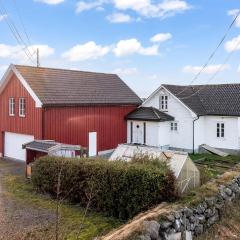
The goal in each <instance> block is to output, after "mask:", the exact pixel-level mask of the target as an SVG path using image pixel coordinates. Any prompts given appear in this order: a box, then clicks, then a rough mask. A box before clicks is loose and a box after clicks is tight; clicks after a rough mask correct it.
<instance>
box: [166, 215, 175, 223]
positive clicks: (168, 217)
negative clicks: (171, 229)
mask: <svg viewBox="0 0 240 240" xmlns="http://www.w3.org/2000/svg"><path fill="white" fill-rule="evenodd" d="M167 220H168V221H169V222H172V223H174V222H175V216H174V215H172V214H170V215H168V216H167Z"/></svg>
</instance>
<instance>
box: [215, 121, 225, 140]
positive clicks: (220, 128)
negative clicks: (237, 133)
mask: <svg viewBox="0 0 240 240" xmlns="http://www.w3.org/2000/svg"><path fill="white" fill-rule="evenodd" d="M216 135H217V138H218V139H219V138H220V139H224V138H225V123H224V122H217V132H216Z"/></svg>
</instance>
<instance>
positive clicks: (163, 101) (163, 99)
mask: <svg viewBox="0 0 240 240" xmlns="http://www.w3.org/2000/svg"><path fill="white" fill-rule="evenodd" d="M159 105H160V110H164V111H167V110H168V96H167V95H162V96H160V104H159Z"/></svg>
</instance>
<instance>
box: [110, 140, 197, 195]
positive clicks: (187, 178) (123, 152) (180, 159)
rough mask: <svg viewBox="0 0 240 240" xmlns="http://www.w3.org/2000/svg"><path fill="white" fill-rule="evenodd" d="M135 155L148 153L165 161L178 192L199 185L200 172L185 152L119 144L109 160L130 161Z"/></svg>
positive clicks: (181, 192)
mask: <svg viewBox="0 0 240 240" xmlns="http://www.w3.org/2000/svg"><path fill="white" fill-rule="evenodd" d="M137 155H148V156H149V158H150V159H151V158H154V159H156V158H158V159H159V160H160V161H166V162H167V163H168V165H169V167H170V169H171V170H172V171H173V173H174V175H175V177H176V180H177V189H178V192H179V193H180V194H183V193H186V192H188V191H189V190H192V189H194V188H196V187H198V186H200V172H199V170H198V168H197V167H196V165H195V164H194V162H193V161H192V160H191V158H190V157H189V155H188V153H186V152H180V151H171V150H161V149H160V148H157V147H149V146H145V145H133V144H120V145H118V147H117V148H116V149H115V151H114V152H113V153H112V155H111V157H110V158H109V160H110V161H114V160H124V161H131V159H132V158H133V157H134V156H137Z"/></svg>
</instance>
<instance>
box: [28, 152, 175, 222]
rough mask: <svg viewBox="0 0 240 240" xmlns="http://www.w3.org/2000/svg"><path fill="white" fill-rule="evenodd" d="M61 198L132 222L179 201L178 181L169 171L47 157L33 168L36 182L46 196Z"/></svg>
mask: <svg viewBox="0 0 240 240" xmlns="http://www.w3.org/2000/svg"><path fill="white" fill-rule="evenodd" d="M59 176H61V178H60V179H61V181H60V197H61V198H64V199H68V200H69V201H71V202H72V203H79V204H80V205H82V206H83V207H86V205H87V204H88V203H89V199H90V200H91V208H93V209H95V210H97V211H101V212H103V213H106V214H107V215H109V216H113V217H117V218H120V219H124V220H125V219H128V218H130V217H133V216H135V215H136V214H137V213H139V212H141V211H144V210H147V209H148V208H150V207H153V206H154V205H156V204H159V203H160V202H162V201H171V200H173V199H174V197H175V177H174V174H173V173H172V172H171V171H170V170H169V168H168V167H166V166H165V167H164V168H163V169H161V168H156V167H154V166H151V165H142V164H137V163H126V162H123V161H112V162H111V161H106V160H100V159H94V160H93V159H63V158H56V157H49V156H47V157H43V158H40V159H38V160H37V161H36V162H35V163H34V166H33V174H32V182H33V184H34V186H35V187H36V188H37V189H38V190H40V191H41V192H43V193H50V194H51V195H52V196H56V189H57V185H58V184H59V181H58V179H59Z"/></svg>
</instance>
